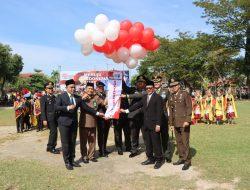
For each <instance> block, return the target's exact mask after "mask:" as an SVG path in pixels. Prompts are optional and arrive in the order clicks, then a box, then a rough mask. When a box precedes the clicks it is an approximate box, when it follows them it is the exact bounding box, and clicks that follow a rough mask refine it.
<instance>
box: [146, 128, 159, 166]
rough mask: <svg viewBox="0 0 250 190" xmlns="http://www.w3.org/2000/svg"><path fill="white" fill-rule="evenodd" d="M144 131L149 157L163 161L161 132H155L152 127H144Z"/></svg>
mask: <svg viewBox="0 0 250 190" xmlns="http://www.w3.org/2000/svg"><path fill="white" fill-rule="evenodd" d="M142 131H143V137H144V141H145V145H146V155H147V157H148V159H150V160H157V161H162V159H163V153H162V144H161V135H160V132H155V131H154V130H151V129H143V130H142Z"/></svg>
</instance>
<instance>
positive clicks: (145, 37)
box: [141, 28, 155, 43]
mask: <svg viewBox="0 0 250 190" xmlns="http://www.w3.org/2000/svg"><path fill="white" fill-rule="evenodd" d="M154 36H155V34H154V31H153V29H152V28H146V29H144V30H143V31H142V39H141V42H142V43H148V42H151V41H153V39H154Z"/></svg>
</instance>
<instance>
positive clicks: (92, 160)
mask: <svg viewBox="0 0 250 190" xmlns="http://www.w3.org/2000/svg"><path fill="white" fill-rule="evenodd" d="M90 161H91V162H98V160H97V159H96V158H92V159H90Z"/></svg>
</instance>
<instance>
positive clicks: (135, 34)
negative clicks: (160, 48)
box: [129, 26, 142, 43]
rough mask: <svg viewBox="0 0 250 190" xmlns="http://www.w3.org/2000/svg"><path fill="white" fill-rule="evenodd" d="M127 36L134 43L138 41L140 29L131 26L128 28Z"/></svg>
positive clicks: (140, 35) (140, 33) (140, 36)
mask: <svg viewBox="0 0 250 190" xmlns="http://www.w3.org/2000/svg"><path fill="white" fill-rule="evenodd" d="M129 36H130V39H131V41H132V42H134V43H138V42H140V40H141V38H142V30H140V29H139V28H137V27H135V26H132V27H131V28H130V29H129Z"/></svg>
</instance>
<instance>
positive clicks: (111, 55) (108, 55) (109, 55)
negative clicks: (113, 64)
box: [104, 51, 116, 59]
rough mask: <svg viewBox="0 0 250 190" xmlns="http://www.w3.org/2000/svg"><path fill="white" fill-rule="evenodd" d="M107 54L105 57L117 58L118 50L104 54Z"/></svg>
mask: <svg viewBox="0 0 250 190" xmlns="http://www.w3.org/2000/svg"><path fill="white" fill-rule="evenodd" d="M104 55H105V57H107V58H109V59H113V58H115V57H116V51H114V52H113V53H111V54H106V53H105V54H104Z"/></svg>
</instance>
